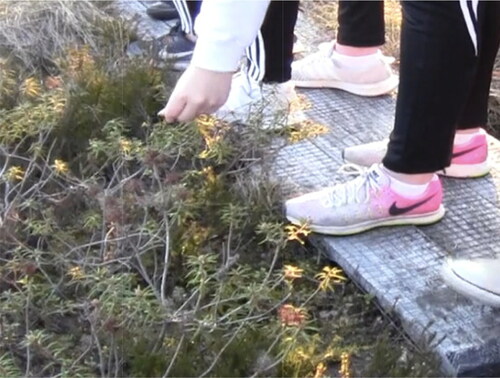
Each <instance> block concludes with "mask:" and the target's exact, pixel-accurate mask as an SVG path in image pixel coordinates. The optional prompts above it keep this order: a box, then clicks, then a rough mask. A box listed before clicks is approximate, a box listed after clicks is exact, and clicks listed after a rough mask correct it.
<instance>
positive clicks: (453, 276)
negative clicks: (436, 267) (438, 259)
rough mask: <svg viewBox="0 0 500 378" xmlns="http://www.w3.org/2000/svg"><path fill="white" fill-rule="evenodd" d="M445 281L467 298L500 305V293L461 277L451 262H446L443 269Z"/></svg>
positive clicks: (491, 304) (495, 305)
mask: <svg viewBox="0 0 500 378" xmlns="http://www.w3.org/2000/svg"><path fill="white" fill-rule="evenodd" d="M441 277H442V278H443V280H444V282H445V283H446V284H447V285H448V286H450V287H451V288H452V289H453V290H455V291H457V292H458V293H460V294H462V295H464V296H466V297H467V298H470V299H473V300H476V301H479V302H481V303H483V304H487V305H489V306H493V307H500V295H498V294H495V293H492V292H491V291H488V290H485V289H483V288H480V287H478V286H476V285H474V284H473V283H471V282H469V281H466V280H464V279H463V278H462V277H460V276H459V275H458V274H457V273H456V272H455V271H454V270H453V269H452V268H451V266H450V265H449V264H445V265H444V266H443V268H442V270H441Z"/></svg>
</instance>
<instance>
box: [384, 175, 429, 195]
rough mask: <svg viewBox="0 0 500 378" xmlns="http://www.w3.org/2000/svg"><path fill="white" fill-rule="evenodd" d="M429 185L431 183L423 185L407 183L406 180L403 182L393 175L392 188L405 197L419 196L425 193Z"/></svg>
mask: <svg viewBox="0 0 500 378" xmlns="http://www.w3.org/2000/svg"><path fill="white" fill-rule="evenodd" d="M428 186H429V183H427V184H422V185H418V184H407V183H406V182H402V181H399V180H397V179H395V178H394V177H391V189H392V190H394V191H395V192H396V193H398V194H399V195H402V196H404V197H417V196H419V195H421V194H423V193H424V192H425V191H426V190H427V187H428Z"/></svg>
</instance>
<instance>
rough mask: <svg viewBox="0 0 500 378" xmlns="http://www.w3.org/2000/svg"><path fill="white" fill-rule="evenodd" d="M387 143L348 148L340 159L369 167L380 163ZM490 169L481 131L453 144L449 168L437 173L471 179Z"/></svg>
mask: <svg viewBox="0 0 500 378" xmlns="http://www.w3.org/2000/svg"><path fill="white" fill-rule="evenodd" d="M388 143H389V140H388V139H384V140H382V141H380V142H372V143H367V144H361V145H359V146H353V147H348V148H345V149H344V150H343V151H342V157H343V158H344V160H345V161H346V162H347V163H352V164H356V165H361V166H363V167H370V166H371V165H373V164H377V163H380V162H381V161H382V159H383V158H384V156H385V154H386V152H387V144H388ZM490 169H491V167H490V166H489V164H488V142H487V139H486V132H485V131H484V130H482V129H481V131H479V132H478V133H475V134H471V137H470V139H469V140H468V141H467V142H464V143H457V142H455V144H454V146H453V155H452V159H451V164H450V166H449V167H446V168H445V169H443V170H442V171H439V172H437V173H438V174H440V175H443V176H446V177H455V178H473V177H482V176H485V175H487V174H488V173H489V171H490Z"/></svg>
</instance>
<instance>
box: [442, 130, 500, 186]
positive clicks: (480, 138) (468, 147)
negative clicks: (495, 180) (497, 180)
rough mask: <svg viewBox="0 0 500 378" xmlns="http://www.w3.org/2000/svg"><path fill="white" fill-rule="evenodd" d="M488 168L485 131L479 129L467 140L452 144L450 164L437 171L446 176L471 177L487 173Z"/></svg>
mask: <svg viewBox="0 0 500 378" xmlns="http://www.w3.org/2000/svg"><path fill="white" fill-rule="evenodd" d="M490 169H491V167H490V166H489V164H488V141H487V140H486V132H485V131H484V130H482V129H481V131H480V132H479V133H477V134H476V135H474V137H472V138H471V139H470V140H469V141H468V142H465V143H461V144H457V143H455V144H454V145H453V153H452V155H451V164H450V166H449V167H446V168H445V169H443V170H442V171H439V172H438V173H439V174H440V175H443V176H448V177H457V178H466V177H471V178H473V177H482V176H485V175H487V174H488V173H489V172H490Z"/></svg>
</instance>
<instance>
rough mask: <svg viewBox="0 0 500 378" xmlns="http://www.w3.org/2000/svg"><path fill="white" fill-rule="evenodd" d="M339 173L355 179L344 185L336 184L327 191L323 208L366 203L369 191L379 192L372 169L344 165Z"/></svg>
mask: <svg viewBox="0 0 500 378" xmlns="http://www.w3.org/2000/svg"><path fill="white" fill-rule="evenodd" d="M339 172H340V173H343V174H346V175H349V176H352V175H357V176H358V177H356V178H355V179H353V180H351V181H347V182H346V183H344V184H337V185H335V186H332V187H331V188H329V189H328V190H327V193H326V196H325V197H326V199H325V206H328V207H334V206H339V205H347V204H350V203H367V202H368V201H369V199H370V191H372V190H379V189H380V185H379V183H378V180H377V177H376V175H377V173H375V171H374V169H364V168H361V167H358V166H355V165H353V164H346V165H344V166H342V167H340V169H339Z"/></svg>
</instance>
